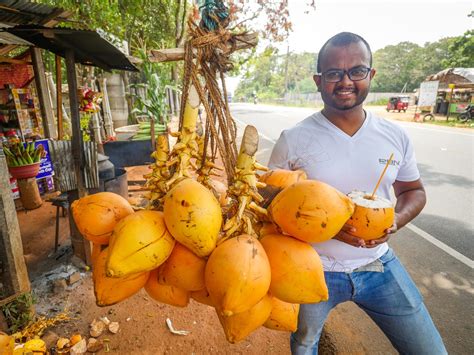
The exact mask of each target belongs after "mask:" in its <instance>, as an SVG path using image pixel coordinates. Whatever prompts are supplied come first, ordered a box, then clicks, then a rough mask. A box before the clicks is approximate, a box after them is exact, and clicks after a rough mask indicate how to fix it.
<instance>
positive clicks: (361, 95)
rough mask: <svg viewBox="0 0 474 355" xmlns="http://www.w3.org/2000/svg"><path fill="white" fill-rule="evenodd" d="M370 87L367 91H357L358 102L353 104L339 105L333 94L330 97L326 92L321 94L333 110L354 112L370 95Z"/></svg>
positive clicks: (325, 102)
mask: <svg viewBox="0 0 474 355" xmlns="http://www.w3.org/2000/svg"><path fill="white" fill-rule="evenodd" d="M369 90H370V85H369V86H368V87H367V89H366V90H363V91H360V90H357V89H356V91H355V92H354V93H355V95H356V100H355V102H354V103H353V104H344V103H343V104H338V103H337V101H336V100H335V99H334V98H333V94H332V93H331V94H330V95H328V94H327V93H325V92H321V98H322V99H323V102H324V104H325V105H326V106H329V107H331V108H334V109H337V110H340V111H349V110H352V109H353V108H354V107H357V106H359V105H361V104H362V103H363V102H364V101H365V99H366V98H367V96H368V95H369Z"/></svg>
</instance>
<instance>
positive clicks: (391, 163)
mask: <svg viewBox="0 0 474 355" xmlns="http://www.w3.org/2000/svg"><path fill="white" fill-rule="evenodd" d="M387 162H388V159H385V158H379V164H382V165H385V164H387ZM390 165H393V166H400V161H399V160H392V161H391V162H390Z"/></svg>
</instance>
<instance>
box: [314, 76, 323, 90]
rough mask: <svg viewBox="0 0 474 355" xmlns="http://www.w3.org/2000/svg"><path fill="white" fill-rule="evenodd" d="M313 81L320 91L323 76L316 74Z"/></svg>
mask: <svg viewBox="0 0 474 355" xmlns="http://www.w3.org/2000/svg"><path fill="white" fill-rule="evenodd" d="M313 80H314V82H315V83H316V86H317V87H318V90H319V87H320V86H321V75H318V74H314V75H313ZM320 91H321V90H320Z"/></svg>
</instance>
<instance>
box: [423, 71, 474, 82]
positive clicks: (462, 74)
mask: <svg viewBox="0 0 474 355" xmlns="http://www.w3.org/2000/svg"><path fill="white" fill-rule="evenodd" d="M426 80H428V81H433V80H439V81H440V83H448V84H457V83H473V82H474V68H448V69H445V70H442V71H440V72H438V73H436V74H434V75H430V76H428V77H427V78H426Z"/></svg>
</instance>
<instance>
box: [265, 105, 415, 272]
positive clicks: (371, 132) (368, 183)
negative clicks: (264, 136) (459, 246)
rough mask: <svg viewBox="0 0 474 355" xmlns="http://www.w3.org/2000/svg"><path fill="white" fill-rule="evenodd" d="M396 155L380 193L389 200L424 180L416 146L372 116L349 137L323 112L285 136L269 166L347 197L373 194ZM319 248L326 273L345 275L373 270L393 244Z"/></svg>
mask: <svg viewBox="0 0 474 355" xmlns="http://www.w3.org/2000/svg"><path fill="white" fill-rule="evenodd" d="M392 153H394V156H393V159H392V162H391V164H390V166H389V167H388V169H387V171H386V173H385V175H384V178H383V179H382V182H381V183H380V186H379V188H378V190H377V195H379V196H382V197H385V198H387V199H390V190H391V188H392V184H393V183H394V182H395V180H398V181H415V180H418V179H419V178H420V173H419V171H418V168H417V166H416V159H415V154H414V151H413V146H412V144H411V142H410V140H409V139H408V136H407V135H406V133H405V132H404V131H403V129H402V128H401V127H400V126H398V125H395V124H393V123H392V122H390V121H387V120H384V119H382V118H379V117H376V116H373V115H372V114H371V113H370V112H367V117H366V119H365V121H364V123H363V124H362V127H361V128H360V129H359V130H358V131H357V132H356V133H355V134H354V135H353V136H349V135H347V134H346V133H344V132H343V131H342V130H341V129H339V128H338V127H337V126H335V125H334V124H333V123H331V122H330V121H329V120H328V119H327V118H326V117H324V115H323V114H322V113H321V112H317V113H314V114H313V115H311V116H309V117H308V118H306V119H304V120H303V121H301V122H300V123H298V124H297V125H296V126H294V127H292V128H291V129H288V130H284V131H283V132H282V133H281V135H280V138H279V139H278V141H277V142H276V144H275V147H274V148H273V151H272V155H271V157H270V162H269V164H268V165H269V167H270V168H272V169H275V168H281V169H288V170H297V169H301V170H304V171H305V172H306V174H307V175H308V178H309V179H313V180H319V181H323V182H325V183H327V184H329V185H331V186H333V187H335V188H336V189H338V190H339V191H341V192H343V193H345V194H347V193H349V192H351V191H353V190H361V191H366V192H372V190H373V189H374V187H375V185H376V184H377V180H378V179H379V177H380V174H381V172H382V170H383V169H384V167H385V164H386V163H387V160H388V159H389V157H390V155H391V154H392ZM313 247H314V248H315V249H316V251H317V252H318V254H319V255H320V256H321V260H322V262H323V265H324V269H325V270H326V271H339V272H351V271H353V270H355V269H357V268H358V267H361V266H364V265H367V264H370V263H371V262H373V261H374V260H376V259H378V258H379V257H380V256H382V255H383V254H384V253H385V252H386V251H387V249H388V246H387V243H383V244H381V245H379V246H377V247H375V248H357V247H353V246H351V245H349V244H347V243H344V242H341V241H338V240H335V239H331V240H329V241H326V242H323V243H314V244H313Z"/></svg>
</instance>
